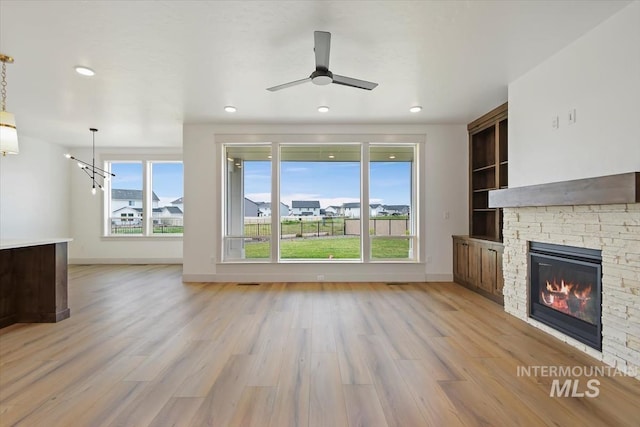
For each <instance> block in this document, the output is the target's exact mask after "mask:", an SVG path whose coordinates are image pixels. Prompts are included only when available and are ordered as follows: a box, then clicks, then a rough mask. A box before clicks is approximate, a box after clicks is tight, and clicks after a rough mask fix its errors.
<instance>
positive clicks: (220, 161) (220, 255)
mask: <svg viewBox="0 0 640 427" xmlns="http://www.w3.org/2000/svg"><path fill="white" fill-rule="evenodd" d="M215 141H216V144H217V147H216V156H217V163H216V164H217V165H218V168H217V169H218V174H217V179H218V185H217V187H218V189H219V196H218V197H217V199H216V204H217V205H218V206H217V210H218V214H219V215H218V217H219V218H220V220H219V221H217V228H218V230H217V231H218V233H217V234H218V236H220V238H219V239H218V244H217V245H216V246H218V248H219V250H218V251H216V253H217V256H216V260H215V261H216V264H220V265H228V264H265V263H268V264H296V263H298V264H304V263H306V264H314V263H327V262H329V263H345V264H353V263H356V264H374V263H375V264H423V263H424V260H423V259H422V258H423V250H421V249H422V248H423V247H424V245H425V237H424V236H422V235H421V234H420V231H421V229H422V226H423V222H424V218H422V217H423V215H421V212H422V205H423V204H424V200H422V197H420V196H421V188H420V185H419V183H420V181H421V179H423V178H424V171H423V168H424V165H425V158H424V153H425V150H424V144H425V143H426V135H425V134H353V135H352V134H285V135H282V134H278V135H272V134H250V135H247V134H216V135H215ZM328 143H332V144H353V143H356V144H360V146H361V150H362V151H361V156H360V173H361V179H360V185H361V189H360V203H361V206H369V191H370V188H369V178H370V176H369V175H370V171H369V169H370V168H369V163H370V146H371V145H396V144H398V145H405V146H408V145H409V146H412V147H413V148H414V158H413V162H412V163H413V166H412V173H411V180H412V182H411V184H412V189H411V209H412V212H411V216H412V221H411V226H412V228H413V230H412V232H411V234H410V235H408V236H401V237H402V238H410V239H411V241H412V242H413V250H414V254H413V258H411V259H408V260H404V259H372V258H371V239H372V238H375V236H370V235H369V233H368V228H365V227H364V225H365V224H368V220H369V218H370V212H369V209H364V210H363V209H361V222H360V245H361V247H360V251H361V252H360V255H361V257H360V259H344V260H342V259H332V260H325V259H280V238H279V236H280V221H279V219H280V145H281V144H285V145H290V144H300V145H306V144H310V145H317V144H328ZM233 145H238V146H250V145H270V146H271V155H272V158H271V206H272V212H271V218H272V222H271V237H270V242H271V251H270V258H267V259H225V251H224V249H225V244H226V238H227V237H230V236H227V235H226V220H227V219H226V197H227V195H226V191H227V190H226V167H224V164H225V163H224V162H225V160H226V154H225V153H226V147H227V146H233ZM365 153H366V163H365ZM364 165H366V167H365V166H364ZM365 180H366V186H365ZM365 190H366V191H365ZM422 196H423V197H426V195H422ZM365 203H366V204H365ZM274 206H275V207H276V212H274V209H273V207H274ZM363 212H364V213H363ZM363 217H364V218H363ZM274 218H277V219H278V221H274ZM365 221H366V222H365ZM365 242H366V243H365Z"/></svg>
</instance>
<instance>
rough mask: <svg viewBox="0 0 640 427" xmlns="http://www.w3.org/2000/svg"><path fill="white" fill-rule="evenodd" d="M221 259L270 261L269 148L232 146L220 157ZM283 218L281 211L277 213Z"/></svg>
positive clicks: (273, 208) (283, 213)
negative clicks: (222, 198) (222, 177)
mask: <svg viewBox="0 0 640 427" xmlns="http://www.w3.org/2000/svg"><path fill="white" fill-rule="evenodd" d="M223 170H224V172H225V195H226V198H225V203H224V205H225V212H224V216H225V219H224V233H225V238H224V252H223V253H224V259H225V260H227V261H231V260H264V259H267V260H268V259H270V258H271V232H272V228H271V227H272V221H271V219H272V216H274V215H275V216H276V217H277V215H278V214H277V212H278V209H277V208H275V207H273V206H271V147H270V146H269V145H233V146H228V147H226V149H225V153H224V168H223ZM280 211H281V215H286V214H287V213H288V212H285V208H284V207H282V208H281V209H280Z"/></svg>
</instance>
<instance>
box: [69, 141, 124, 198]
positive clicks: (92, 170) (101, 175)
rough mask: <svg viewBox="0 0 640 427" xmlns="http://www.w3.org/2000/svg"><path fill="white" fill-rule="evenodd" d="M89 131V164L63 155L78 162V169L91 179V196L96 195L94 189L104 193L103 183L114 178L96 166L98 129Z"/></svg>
mask: <svg viewBox="0 0 640 427" xmlns="http://www.w3.org/2000/svg"><path fill="white" fill-rule="evenodd" d="M89 130H90V131H91V134H92V137H91V139H92V142H93V150H92V157H91V164H89V163H87V162H83V161H82V160H80V159H78V158H76V157H73V156H72V155H71V154H65V155H64V156H65V157H66V158H67V159H71V160H75V161H76V162H78V167H79V168H80V169H82V170H83V171H84V172H85V173H86V174H87V176H89V178H91V181H92V187H91V194H96V187H98V188H99V189H101V190H102V191H104V183H105V182H106V181H108V180H110V179H111V177H112V176H115V174H112V173H111V172H109V171H106V170H104V169H101V168H99V167H97V166H96V132H98V129H96V128H89ZM96 178H97V179H101V180H102V184H101V183H100V182H98V181H96Z"/></svg>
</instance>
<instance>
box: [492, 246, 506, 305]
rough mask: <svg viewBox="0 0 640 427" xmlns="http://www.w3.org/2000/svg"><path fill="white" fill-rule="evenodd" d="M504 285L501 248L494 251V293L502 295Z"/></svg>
mask: <svg viewBox="0 0 640 427" xmlns="http://www.w3.org/2000/svg"><path fill="white" fill-rule="evenodd" d="M503 287H504V271H503V270H502V250H499V251H496V286H495V288H494V289H493V293H494V295H498V296H502V288H503Z"/></svg>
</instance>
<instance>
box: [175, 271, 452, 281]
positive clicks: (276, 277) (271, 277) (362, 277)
mask: <svg viewBox="0 0 640 427" xmlns="http://www.w3.org/2000/svg"><path fill="white" fill-rule="evenodd" d="M452 280H453V275H446V274H436V275H433V277H427V280H425V276H424V275H423V274H421V275H416V274H388V275H384V274H374V275H373V274H372V275H368V274H357V275H356V274H354V275H345V274H340V275H332V274H324V279H322V280H319V279H318V278H317V276H316V275H309V274H282V273H280V274H278V273H276V274H250V273H249V274H246V273H245V274H225V273H219V274H183V275H182V281H183V282H205V283H225V282H232V283H234V282H237V283H248V282H259V283H273V282H285V283H286V282H350V283H357V282H419V283H422V282H425V281H426V282H447V281H449V282H450V281H452Z"/></svg>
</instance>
